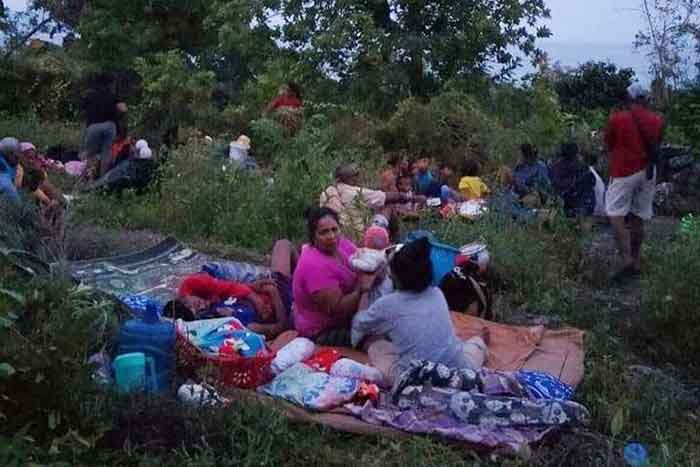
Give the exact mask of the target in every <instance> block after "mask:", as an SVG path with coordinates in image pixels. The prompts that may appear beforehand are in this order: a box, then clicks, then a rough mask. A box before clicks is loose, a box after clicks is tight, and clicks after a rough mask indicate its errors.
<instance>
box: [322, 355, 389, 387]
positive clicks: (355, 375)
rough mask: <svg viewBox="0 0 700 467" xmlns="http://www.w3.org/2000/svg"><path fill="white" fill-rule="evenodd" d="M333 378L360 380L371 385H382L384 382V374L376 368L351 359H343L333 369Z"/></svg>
mask: <svg viewBox="0 0 700 467" xmlns="http://www.w3.org/2000/svg"><path fill="white" fill-rule="evenodd" d="M330 373H331V376H342V377H345V378H352V379H359V380H362V381H368V382H370V383H376V384H381V383H382V381H384V377H383V376H382V373H381V372H380V371H379V370H377V369H376V368H374V367H371V366H369V365H363V364H362V363H359V362H356V361H355V360H351V359H349V358H341V359H340V360H338V361H337V362H335V363H334V364H333V366H332V367H331V371H330Z"/></svg>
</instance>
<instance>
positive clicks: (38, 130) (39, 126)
mask: <svg viewBox="0 0 700 467" xmlns="http://www.w3.org/2000/svg"><path fill="white" fill-rule="evenodd" d="M7 136H11V137H14V138H17V139H18V140H20V141H30V142H32V143H34V145H35V146H36V147H37V148H38V149H39V150H40V151H44V150H46V149H47V148H48V147H51V146H55V145H58V144H63V145H65V146H70V147H76V148H77V147H78V146H79V145H80V123H79V122H47V121H41V120H39V119H38V117H37V116H36V115H32V114H27V115H21V116H18V115H0V138H4V137H7Z"/></svg>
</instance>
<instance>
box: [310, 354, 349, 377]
mask: <svg viewBox="0 0 700 467" xmlns="http://www.w3.org/2000/svg"><path fill="white" fill-rule="evenodd" d="M341 357H342V355H341V354H340V352H338V351H337V350H335V349H322V350H319V351H318V352H316V353H315V354H314V355H313V356H312V357H311V358H307V359H306V360H304V365H306V366H308V367H309V368H311V369H313V370H316V371H323V372H324V373H329V372H330V371H331V368H332V367H333V365H334V364H335V363H336V362H337V361H338V360H340V359H341Z"/></svg>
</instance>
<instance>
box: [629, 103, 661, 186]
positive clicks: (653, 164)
mask: <svg viewBox="0 0 700 467" xmlns="http://www.w3.org/2000/svg"><path fill="white" fill-rule="evenodd" d="M630 114H631V115H632V120H634V124H635V125H636V126H637V131H638V132H639V136H640V137H641V138H642V144H644V149H645V150H646V153H647V158H648V159H649V167H647V180H651V179H652V178H654V172H655V171H656V169H657V168H658V167H659V165H660V163H661V138H659V141H658V142H657V143H653V142H651V140H650V139H649V138H648V135H647V134H646V133H644V131H643V130H642V125H641V124H640V123H639V117H637V115H636V114H635V113H634V111H632V110H630Z"/></svg>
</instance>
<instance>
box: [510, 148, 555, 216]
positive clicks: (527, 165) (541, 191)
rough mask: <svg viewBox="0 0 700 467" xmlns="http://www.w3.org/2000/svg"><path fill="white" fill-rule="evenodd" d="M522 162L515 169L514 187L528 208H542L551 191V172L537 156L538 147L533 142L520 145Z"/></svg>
mask: <svg viewBox="0 0 700 467" xmlns="http://www.w3.org/2000/svg"><path fill="white" fill-rule="evenodd" d="M520 153H521V159H520V163H519V164H518V165H516V166H515V170H513V187H514V190H515V193H516V194H517V195H518V197H519V198H520V201H522V203H523V204H524V205H525V206H526V207H528V208H533V209H537V208H541V207H542V205H543V204H544V202H545V200H546V196H547V194H549V192H550V191H551V183H550V181H549V172H548V170H547V166H546V165H545V163H544V162H542V161H541V160H539V159H538V158H537V149H536V148H535V147H534V146H533V145H531V144H523V145H522V146H520Z"/></svg>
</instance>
